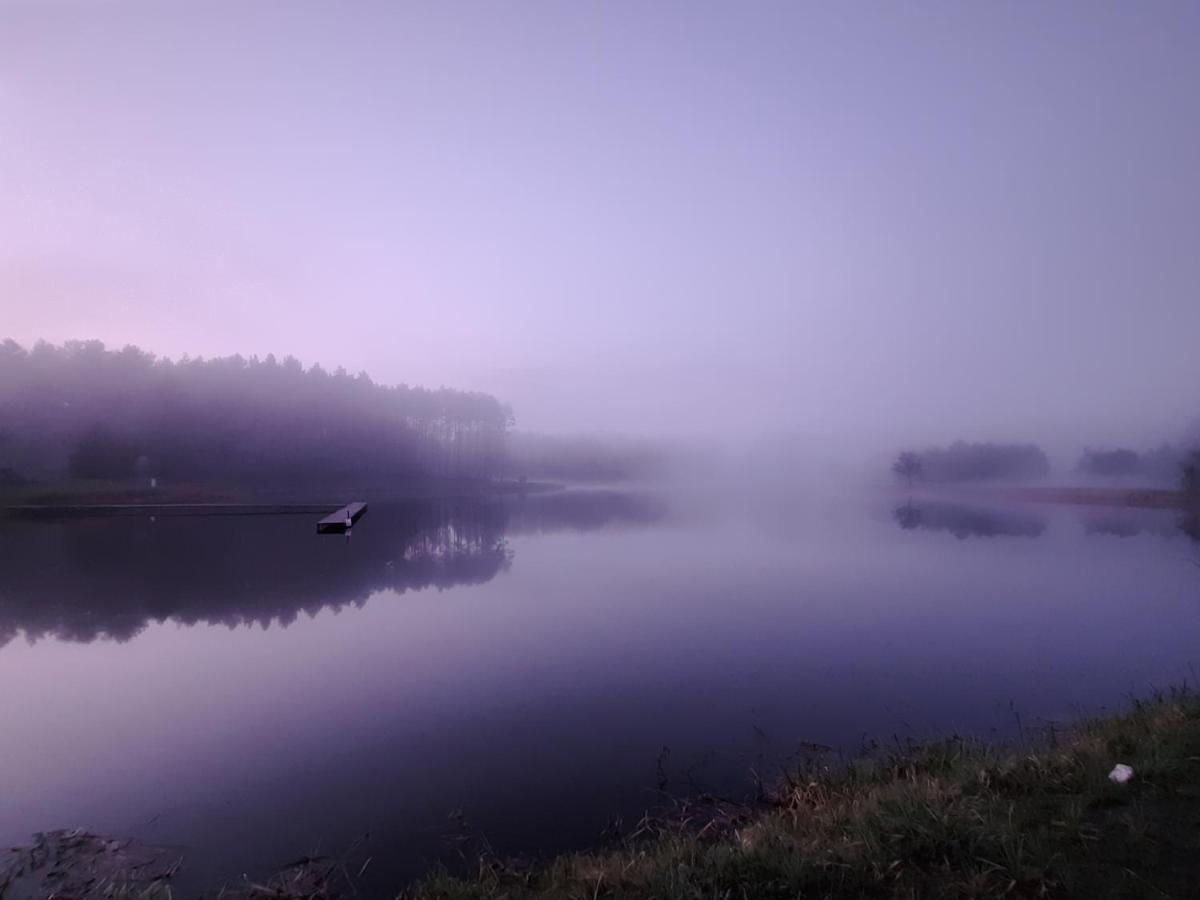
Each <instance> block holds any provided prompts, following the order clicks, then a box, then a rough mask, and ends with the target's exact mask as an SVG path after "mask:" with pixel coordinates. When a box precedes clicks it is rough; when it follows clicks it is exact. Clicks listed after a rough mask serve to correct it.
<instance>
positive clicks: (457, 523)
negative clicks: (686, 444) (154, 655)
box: [0, 491, 665, 646]
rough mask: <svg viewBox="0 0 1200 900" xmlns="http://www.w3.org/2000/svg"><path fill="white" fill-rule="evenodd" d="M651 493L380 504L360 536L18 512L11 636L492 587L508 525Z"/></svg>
mask: <svg viewBox="0 0 1200 900" xmlns="http://www.w3.org/2000/svg"><path fill="white" fill-rule="evenodd" d="M664 512H665V507H664V506H663V504H662V502H661V501H659V500H657V499H655V498H653V497H650V496H646V495H636V494H623V493H620V492H616V491H589V492H562V493H554V494H541V495H532V496H529V497H525V498H509V499H495V498H475V499H459V500H439V501H432V500H430V501H418V502H409V503H397V504H392V505H387V504H373V505H372V508H371V516H370V519H369V521H367V522H364V523H363V525H362V526H361V527H359V528H356V529H355V530H354V537H353V540H350V541H341V540H329V539H328V538H319V537H317V536H316V535H315V534H314V533H313V522H312V518H313V517H312V516H305V515H292V516H233V517H223V518H213V517H202V518H184V517H179V518H160V519H159V520H158V521H153V520H151V519H149V518H146V519H141V518H137V519H135V518H121V519H93V520H72V521H61V522H49V523H48V522H15V523H9V525H8V527H6V528H4V529H3V530H0V646H3V645H4V644H6V643H8V642H9V641H11V640H12V639H13V638H14V637H16V636H17V635H18V634H23V635H24V636H26V637H27V638H29V639H30V640H36V639H39V638H45V637H53V638H57V639H59V640H69V641H82V642H87V641H93V640H95V639H97V638H108V639H114V640H118V641H120V640H128V639H129V638H131V637H133V636H135V635H136V634H138V632H140V631H141V630H142V629H143V628H145V627H146V625H147V624H148V623H150V622H152V621H165V620H171V621H175V622H179V623H181V624H185V625H193V624H196V623H206V624H224V625H226V626H228V627H230V628H233V627H237V626H242V625H252V624H258V625H261V626H263V627H266V626H268V625H270V624H272V623H278V624H280V625H282V626H285V627H286V626H287V625H289V624H290V623H291V622H293V621H294V620H295V619H296V618H297V616H299V615H300V613H301V612H304V613H308V614H309V615H315V614H316V613H317V612H319V611H320V610H321V609H324V608H333V609H340V608H342V607H344V606H357V607H361V606H362V605H363V604H364V603H365V602H366V601H367V599H368V598H369V597H370V596H372V595H373V594H376V593H378V592H380V591H385V590H391V591H396V592H398V593H403V592H405V591H414V590H423V589H426V588H431V587H434V588H438V589H439V590H441V589H444V588H449V587H453V586H456V585H468V584H481V583H484V582H487V581H489V580H491V579H492V578H495V577H496V575H497V574H499V573H501V572H503V571H504V570H505V569H507V568H508V566H509V564H510V562H511V560H512V558H513V551H512V549H511V547H510V546H509V544H508V542H507V540H506V535H508V534H519V533H524V532H547V531H558V530H564V529H571V530H593V529H597V528H601V527H614V526H618V525H637V524H648V523H651V522H654V521H657V520H658V519H660V518H661V517H662V516H663V514H664Z"/></svg>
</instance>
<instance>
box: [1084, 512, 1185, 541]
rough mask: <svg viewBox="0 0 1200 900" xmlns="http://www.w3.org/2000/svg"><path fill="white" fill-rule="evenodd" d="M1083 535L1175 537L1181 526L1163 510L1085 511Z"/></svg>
mask: <svg viewBox="0 0 1200 900" xmlns="http://www.w3.org/2000/svg"><path fill="white" fill-rule="evenodd" d="M1081 518H1082V521H1083V531H1084V534H1087V535H1089V536H1093V537H1120V538H1131V537H1137V536H1138V535H1140V534H1151V535H1154V536H1156V537H1162V538H1170V537H1176V536H1177V535H1178V534H1179V532H1180V530H1181V527H1182V526H1181V525H1180V523H1179V521H1178V520H1177V519H1176V517H1175V516H1172V515H1169V514H1168V513H1167V512H1165V511H1164V510H1136V509H1130V510H1120V509H1116V510H1086V511H1084V512H1082V513H1081Z"/></svg>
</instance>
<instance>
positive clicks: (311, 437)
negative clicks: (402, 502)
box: [0, 340, 513, 485]
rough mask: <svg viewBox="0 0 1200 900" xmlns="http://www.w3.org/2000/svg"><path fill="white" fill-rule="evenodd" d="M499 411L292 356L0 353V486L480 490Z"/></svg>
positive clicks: (495, 448) (499, 438)
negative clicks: (417, 482) (379, 483)
mask: <svg viewBox="0 0 1200 900" xmlns="http://www.w3.org/2000/svg"><path fill="white" fill-rule="evenodd" d="M512 423H513V417H512V412H511V410H510V408H509V407H508V406H506V405H505V404H503V403H501V402H500V401H498V400H497V399H496V398H494V397H492V396H490V395H488V394H482V393H470V392H463V391H454V390H449V389H447V388H438V389H436V390H430V389H427V388H423V387H410V386H408V385H403V384H402V385H395V386H392V385H383V384H378V383H376V382H374V381H372V380H371V378H370V377H369V376H368V375H367V374H366V373H365V372H360V373H358V374H355V375H352V374H350V373H349V372H347V371H346V370H345V369H342V368H338V369H336V370H335V371H332V372H331V371H327V370H325V369H323V368H322V367H321V366H319V365H312V366H309V367H307V368H305V367H304V366H303V365H302V364H301V363H300V361H299V360H297V359H296V358H295V357H292V356H286V357H284V358H283V359H276V357H275V356H274V355H268V356H266V357H265V358H259V357H250V358H245V357H242V356H227V357H217V358H211V359H203V358H188V357H186V356H185V357H183V358H182V359H179V360H171V359H168V358H165V357H158V356H155V355H154V354H152V353H148V352H146V351H144V350H141V349H139V348H138V347H134V346H127V347H124V348H123V349H121V350H110V349H108V348H106V347H105V346H104V344H102V343H101V342H99V341H71V342H67V343H64V344H62V345H52V344H48V343H44V342H43V343H38V344H37V345H35V346H34V347H33V348H31V349H26V348H25V347H22V346H21V345H19V344H17V343H16V342H15V341H12V340H6V341H4V342H3V343H0V481H4V482H8V483H21V482H24V481H27V480H42V479H52V478H58V477H67V476H70V477H74V478H93V479H99V478H103V479H122V478H128V477H132V476H135V475H136V476H144V477H146V478H157V479H168V480H172V481H224V482H231V483H236V482H248V481H253V482H254V483H256V484H279V485H285V484H296V483H305V484H322V483H332V482H339V481H345V480H348V479H352V480H356V481H359V482H362V481H364V480H376V479H379V480H382V479H393V478H397V477H403V478H486V477H491V476H493V475H496V474H498V473H499V472H500V471H501V469H502V466H503V459H504V441H505V436H506V434H507V432H508V430H509V428H510V427H511V426H512Z"/></svg>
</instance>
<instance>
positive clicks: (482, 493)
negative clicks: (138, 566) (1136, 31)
mask: <svg viewBox="0 0 1200 900" xmlns="http://www.w3.org/2000/svg"><path fill="white" fill-rule="evenodd" d="M561 487H562V485H559V484H554V483H551V482H543V481H519V480H513V479H466V478H459V479H429V480H413V481H401V482H391V483H386V484H381V485H366V486H364V485H349V486H344V487H341V486H334V487H329V488H320V489H305V490H295V489H288V488H263V487H247V486H240V485H233V486H229V485H212V484H201V483H180V484H171V483H167V484H160V485H157V486H155V487H150V486H149V484H148V481H147V479H144V478H143V479H137V480H127V481H87V480H80V479H71V480H62V481H47V482H32V483H29V484H23V485H16V486H6V487H0V514H8V515H29V516H40V515H51V516H73V515H76V516H98V515H140V514H150V515H286V514H290V513H297V514H299V513H304V514H307V513H318V512H328V511H330V510H333V509H337V508H338V507H339V506H342V505H343V504H345V503H347V502H350V501H353V500H365V501H367V502H372V501H373V502H385V501H403V500H440V499H447V500H448V499H456V498H464V497H486V496H495V495H509V494H527V493H543V492H546V491H553V490H558V489H560V488H561Z"/></svg>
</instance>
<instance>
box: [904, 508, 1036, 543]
mask: <svg viewBox="0 0 1200 900" xmlns="http://www.w3.org/2000/svg"><path fill="white" fill-rule="evenodd" d="M892 518H894V519H895V520H896V524H897V525H899V526H900V527H901V528H903V529H905V530H908V529H913V528H920V529H923V530H926V531H948V532H950V533H951V534H953V535H954V536H955V537H956V538H959V539H963V538H968V537H1038V536H1040V535H1041V534H1042V532H1044V531H1045V530H1046V520H1045V519H1043V518H1042V517H1041V516H1038V515H1034V514H1033V513H1028V512H1018V511H1015V510H1007V509H1006V510H1000V509H984V508H981V507H973V506H961V505H959V504H955V503H930V502H923V503H916V502H914V501H912V500H909V501H908V502H907V503H903V504H901V505H900V506H897V507H896V508H895V509H894V510H892Z"/></svg>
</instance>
